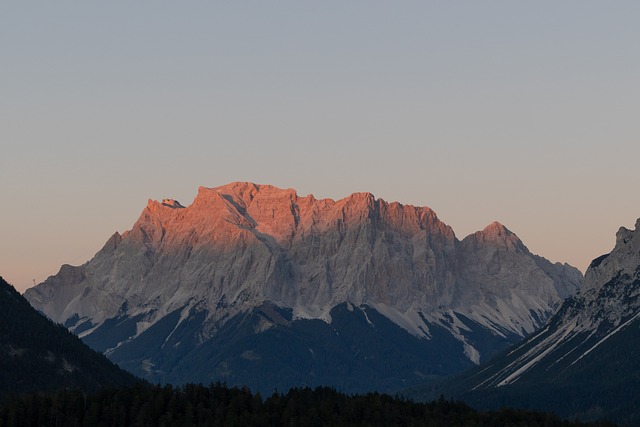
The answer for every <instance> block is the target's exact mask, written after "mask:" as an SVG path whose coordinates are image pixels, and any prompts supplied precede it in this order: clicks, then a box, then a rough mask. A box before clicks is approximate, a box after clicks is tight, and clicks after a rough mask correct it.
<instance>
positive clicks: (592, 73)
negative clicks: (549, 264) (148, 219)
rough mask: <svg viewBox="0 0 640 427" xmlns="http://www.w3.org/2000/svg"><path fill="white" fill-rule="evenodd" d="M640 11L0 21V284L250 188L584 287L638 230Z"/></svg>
mask: <svg viewBox="0 0 640 427" xmlns="http://www.w3.org/2000/svg"><path fill="white" fill-rule="evenodd" d="M638 22H640V3H638V2H635V1H616V2H602V1H597V2H596V1H538V2H508V1H486V2H477V1H459V2H447V1H438V2H435V1H406V2H405V1H402V2H390V1H388V2H380V1H321V2H320V1H319V2H308V1H277V2H264V1H260V2H259V1H251V2H238V1H233V2H232V1H225V2H202V1H187V2H150V1H140V2H125V1H113V2H97V1H90V2H70V1H56V2H3V3H2V4H1V5H0V65H1V66H0V143H1V147H2V152H1V156H0V195H1V196H2V213H1V215H2V217H1V221H0V240H1V241H2V244H1V245H0V275H2V276H4V278H5V279H7V280H8V281H10V282H11V283H12V284H14V285H15V286H16V287H17V288H18V289H19V290H21V291H23V290H24V289H25V288H27V287H28V286H31V285H32V284H33V280H34V279H35V280H36V282H40V281H42V280H44V279H46V277H47V276H49V275H52V274H55V273H56V272H57V271H58V269H59V267H60V265H61V264H63V263H69V264H74V265H78V264H81V263H83V262H85V261H87V260H89V259H90V258H91V257H92V256H93V254H94V253H95V252H96V251H97V250H98V249H99V248H100V247H101V246H102V244H103V243H104V242H105V241H106V240H107V238H108V237H109V236H110V235H111V234H112V233H113V232H115V231H124V230H126V229H129V228H130V227H131V226H132V225H133V223H134V222H135V220H136V219H137V217H138V215H139V214H140V211H141V210H142V209H143V208H144V206H145V205H146V201H147V199H148V198H153V199H161V198H163V197H173V198H176V199H178V200H180V201H181V202H182V203H183V204H189V203H191V201H192V200H193V198H194V197H195V194H196V191H197V187H198V186H199V185H204V186H211V187H213V186H218V185H222V184H225V183H228V182H231V181H238V180H240V181H253V182H258V183H265V184H273V185H276V186H279V187H284V188H289V187H291V188H295V189H297V190H298V192H299V194H301V195H306V194H309V193H312V194H314V195H315V196H316V197H319V198H320V197H331V198H341V197H344V196H346V195H348V194H350V193H352V192H355V191H370V192H372V193H374V194H375V195H376V196H377V197H381V198H384V199H385V200H388V201H399V202H401V203H410V204H415V205H426V206H429V207H431V208H432V209H434V210H435V211H436V212H437V213H438V216H439V217H440V218H441V219H442V220H443V221H444V222H446V223H447V224H449V225H451V226H452V227H453V228H454V230H455V231H456V234H457V235H458V237H460V238H462V237H464V236H465V235H466V234H469V233H471V232H473V231H476V230H478V229H482V228H484V226H485V225H487V224H489V223H490V222H492V221H494V220H498V221H500V222H502V223H504V224H505V225H506V226H507V227H508V228H510V229H511V230H512V231H514V232H515V233H516V234H518V235H519V236H520V238H521V239H522V240H523V241H524V243H525V244H526V245H527V246H528V247H529V249H531V250H532V251H533V252H535V253H538V254H540V255H543V256H545V257H547V258H549V259H551V260H552V261H562V262H569V263H571V264H573V265H575V266H577V267H579V268H580V269H582V270H584V268H585V267H586V266H587V264H588V262H589V261H590V260H591V259H592V258H595V257H596V256H598V255H600V254H602V253H605V252H608V251H610V250H611V248H612V247H613V244H614V239H615V238H614V233H615V231H616V230H617V229H618V227H619V226H621V225H625V226H628V227H632V226H633V224H634V222H635V219H636V218H637V217H640V197H638V195H637V194H638V191H637V188H638V184H640V168H639V167H638V161H639V159H640V141H639V139H640V120H639V119H638V117H637V116H638V112H639V111H640V25H638Z"/></svg>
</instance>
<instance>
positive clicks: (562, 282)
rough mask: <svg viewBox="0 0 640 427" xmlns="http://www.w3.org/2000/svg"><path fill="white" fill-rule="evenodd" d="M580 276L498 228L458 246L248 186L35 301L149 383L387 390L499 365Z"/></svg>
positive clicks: (388, 214) (159, 215)
mask: <svg viewBox="0 0 640 427" xmlns="http://www.w3.org/2000/svg"><path fill="white" fill-rule="evenodd" d="M582 279H583V278H582V274H581V273H580V272H579V271H578V270H577V269H575V268H573V267H571V266H569V265H567V264H560V263H556V264H553V263H551V262H549V261H548V260H546V259H544V258H542V257H539V256H537V255H534V254H532V253H531V252H530V251H529V250H528V249H527V248H526V246H525V245H524V244H523V243H522V241H520V239H519V238H518V237H517V236H516V235H515V234H514V233H512V232H511V231H509V230H508V229H507V228H506V227H504V226H503V225H502V224H500V223H498V222H495V223H492V224H490V225H489V226H487V227H486V228H485V229H484V230H482V231H478V232H477V233H474V234H472V235H470V236H467V237H466V238H464V239H462V240H459V239H457V238H456V236H455V234H454V232H453V230H452V229H451V227H449V226H448V225H446V224H445V223H443V222H442V221H440V220H439V219H438V217H437V215H436V214H435V212H433V211H432V210H431V209H429V208H427V207H416V206H411V205H403V204H400V203H396V202H394V203H387V202H385V201H384V200H380V199H376V198H375V197H374V196H373V195H372V194H370V193H355V194H352V195H350V196H348V197H346V198H343V199H340V200H331V199H316V198H314V197H313V196H312V195H309V196H306V197H300V196H298V194H297V193H296V192H295V191H294V190H292V189H279V188H276V187H273V186H269V185H257V184H253V183H243V182H237V183H231V184H228V185H224V186H221V187H215V188H206V187H200V189H199V191H198V194H197V196H196V198H195V200H194V201H193V203H192V204H191V205H189V206H187V207H185V206H183V205H182V204H180V203H179V202H177V201H175V200H173V199H164V200H162V201H153V200H149V202H148V204H147V206H146V208H144V210H143V211H142V214H141V215H140V217H139V218H138V220H137V221H136V222H135V224H134V225H133V227H132V229H131V230H129V231H126V232H124V233H122V234H120V233H115V234H114V235H113V236H111V238H110V239H109V240H108V241H107V243H106V244H105V245H104V247H103V248H102V249H101V250H100V251H99V252H98V253H97V254H96V255H95V256H94V257H93V258H92V259H91V260H90V261H88V262H86V263H85V264H83V265H81V266H77V267H73V266H69V265H64V266H62V268H61V269H60V272H59V273H58V274H56V275H55V276H52V277H50V278H48V279H47V280H46V281H44V282H43V283H41V284H39V285H38V286H36V287H34V288H31V289H29V290H27V291H26V292H25V297H26V298H27V300H28V301H29V302H30V303H31V304H32V305H33V306H34V307H35V308H36V309H38V310H40V311H41V312H42V313H44V314H46V315H47V316H48V317H49V318H51V319H52V320H54V321H55V322H58V323H61V324H64V325H65V326H66V327H68V328H69V329H70V330H71V331H73V332H74V333H75V334H77V335H79V336H80V337H81V338H82V339H83V341H84V342H85V343H87V344H88V345H89V346H91V347H93V348H94V349H96V350H98V351H100V352H103V353H105V354H106V355H107V356H108V357H109V358H110V359H111V360H112V361H115V362H116V363H118V364H119V365H120V366H121V367H123V368H125V369H127V370H129V371H131V372H133V373H135V374H136V375H139V376H141V377H144V378H147V379H149V380H152V381H161V382H171V383H178V384H181V383H185V382H202V383H207V382H209V381H215V380H224V381H226V382H227V383H229V384H247V385H249V386H251V387H252V388H253V389H257V390H263V391H267V392H271V391H273V388H279V389H288V388H289V387H291V386H301V385H302V386H304V385H320V384H322V385H333V386H336V387H338V388H340V389H343V390H345V391H369V390H374V389H375V390H379V391H391V390H397V389H400V388H403V387H406V386H411V385H415V384H418V383H421V382H426V381H430V380H432V379H434V378H438V377H442V376H444V375H449V374H452V373H456V372H462V371H463V370H465V369H468V368H470V367H473V366H475V365H477V364H479V363H482V362H484V361H487V360H489V359H490V358H491V357H492V356H494V355H496V354H497V353H498V352H499V351H501V350H503V349H505V348H507V347H508V346H509V345H511V344H514V343H516V342H519V341H520V340H522V339H523V338H524V337H526V336H528V335H529V334H532V333H534V332H535V331H536V330H537V329H538V328H540V327H541V326H542V325H543V324H544V323H545V322H546V321H547V319H548V318H549V317H550V316H551V315H552V314H553V313H554V312H555V311H556V309H557V308H558V307H559V305H560V304H561V303H562V302H563V300H565V299H566V298H568V297H571V296H572V295H574V294H575V293H576V291H577V290H578V289H579V288H580V287H581V284H582Z"/></svg>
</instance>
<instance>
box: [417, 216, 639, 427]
mask: <svg viewBox="0 0 640 427" xmlns="http://www.w3.org/2000/svg"><path fill="white" fill-rule="evenodd" d="M639 353H640V219H639V220H638V221H637V222H636V225H635V230H628V229H626V228H625V227H621V228H620V230H619V231H618V233H617V235H616V245H615V247H614V249H613V251H612V252H611V253H609V254H606V255H603V256H600V257H598V258H596V259H595V260H593V262H592V263H591V265H590V266H589V268H588V269H587V272H586V274H585V280H584V286H583V288H582V289H581V290H580V291H579V292H578V293H577V294H576V295H575V296H573V297H571V298H569V299H567V300H566V301H565V302H564V304H563V305H562V306H561V307H560V309H559V310H558V312H557V313H556V314H555V315H554V316H553V317H552V318H551V319H549V321H548V323H547V324H546V325H545V326H544V327H543V328H542V329H541V330H540V331H538V332H537V333H535V334H533V335H532V336H530V337H529V338H528V339H526V340H525V341H524V342H522V343H521V344H519V345H517V346H515V347H514V348H512V349H510V350H509V351H508V352H507V353H506V354H504V355H503V356H501V357H497V358H496V359H494V360H493V361H491V362H490V363H487V364H486V365H483V366H481V367H479V368H478V369H476V370H475V371H472V372H470V373H468V374H464V375H462V376H461V377H460V378H457V379H455V380H453V381H451V382H450V383H448V384H445V385H444V386H443V388H442V389H440V390H435V391H434V393H432V394H431V395H430V396H429V395H428V394H427V395H425V397H433V396H434V395H436V394H439V393H443V392H444V393H446V394H447V395H448V396H455V397H460V398H463V399H465V400H467V401H469V402H472V403H475V404H476V405H479V406H482V407H500V406H503V405H506V406H519V407H525V408H545V410H553V411H555V412H557V413H559V414H562V415H564V416H570V417H575V416H578V417H581V418H584V419H599V418H606V419H610V420H613V421H616V422H620V423H624V424H627V425H639V424H640V411H639V410H638V408H640V397H639V396H640V362H639V361H638V357H637V356H638V354H639Z"/></svg>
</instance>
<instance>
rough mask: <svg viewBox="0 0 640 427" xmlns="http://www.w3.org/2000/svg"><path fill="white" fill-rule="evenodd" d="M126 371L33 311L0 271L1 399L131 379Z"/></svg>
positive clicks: (130, 380)
mask: <svg viewBox="0 0 640 427" xmlns="http://www.w3.org/2000/svg"><path fill="white" fill-rule="evenodd" d="M136 381H137V380H136V378H134V377H133V376H132V375H130V374H129V373H127V372H125V371H123V370H121V369H119V368H118V367H117V366H116V365H114V364H113V363H111V362H110V361H109V360H107V359H106V358H105V357H104V356H103V355H101V354H98V353H96V352H95V351H93V350H91V349H90V348H89V347H87V346H86V345H85V344H83V343H82V342H81V341H80V340H79V339H78V338H77V337H75V336H74V335H72V334H70V333H69V332H68V331H67V330H66V329H64V328H62V327H60V326H58V325H55V324H53V323H52V322H51V321H50V320H48V319H47V318H45V317H44V316H42V315H41V314H39V313H37V312H36V311H35V310H34V309H33V308H32V307H31V306H30V305H29V303H28V302H27V301H26V300H25V299H24V298H23V297H22V296H21V295H20V294H19V293H18V292H17V291H16V290H15V289H14V288H13V287H12V286H11V285H9V284H8V283H7V282H5V281H4V279H2V277H0V401H2V400H3V399H4V398H6V397H7V396H8V395H10V394H21V393H27V392H42V391H55V390H62V389H65V388H72V389H81V390H84V391H90V390H96V389H97V388H99V387H101V386H116V385H122V386H125V385H127V386H128V385H133V384H134V383H135V382H136Z"/></svg>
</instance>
